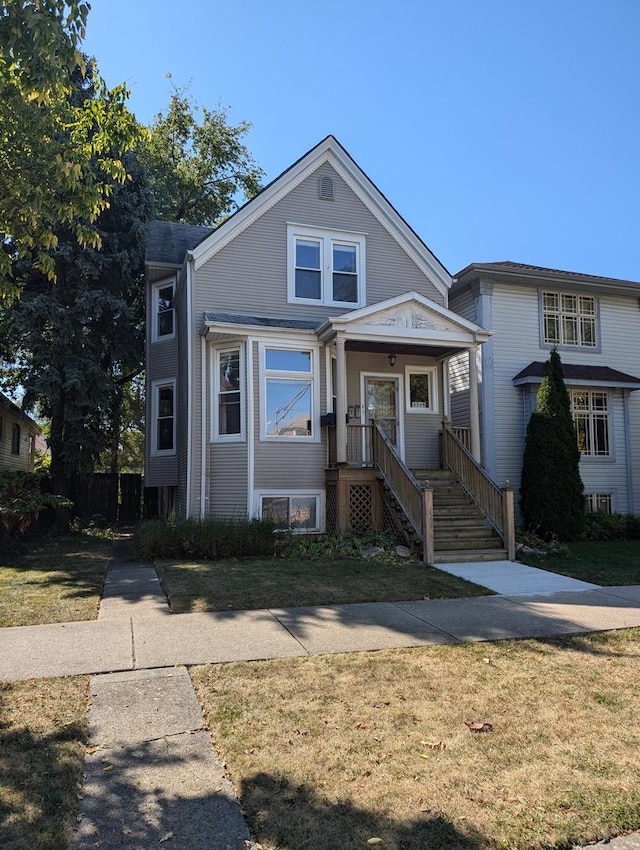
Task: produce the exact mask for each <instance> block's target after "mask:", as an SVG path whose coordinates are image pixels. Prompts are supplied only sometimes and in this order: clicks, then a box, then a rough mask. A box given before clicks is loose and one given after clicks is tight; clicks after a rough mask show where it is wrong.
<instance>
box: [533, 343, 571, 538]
mask: <svg viewBox="0 0 640 850" xmlns="http://www.w3.org/2000/svg"><path fill="white" fill-rule="evenodd" d="M583 491H584V488H583V484H582V480H581V478H580V450H579V448H578V441H577V437H576V431H575V426H574V424H573V418H572V416H571V404H570V400H569V393H568V392H567V388H566V386H565V383H564V376H563V373H562V363H561V360H560V355H559V354H558V352H557V351H556V350H555V349H554V350H553V351H552V352H551V355H550V357H549V360H548V361H547V363H545V368H544V378H543V380H542V384H541V385H540V389H539V391H538V397H537V409H536V410H535V411H534V412H533V413H532V414H531V418H530V420H529V424H528V426H527V436H526V443H525V450H524V458H523V467H522V480H521V486H520V495H521V502H520V506H521V509H522V515H523V518H524V521H525V523H526V526H527V528H528V529H529V530H531V531H535V532H536V533H538V534H540V535H541V536H542V537H545V538H550V537H556V538H558V539H559V540H573V539H575V538H576V537H578V536H579V534H580V532H581V531H582V528H583V525H584V495H583Z"/></svg>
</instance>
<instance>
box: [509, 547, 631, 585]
mask: <svg viewBox="0 0 640 850" xmlns="http://www.w3.org/2000/svg"><path fill="white" fill-rule="evenodd" d="M567 546H568V549H569V557H568V558H563V557H560V556H554V555H552V556H549V557H546V558H541V557H539V556H536V555H529V554H527V555H523V556H519V557H520V560H522V561H523V562H524V563H526V564H529V565H530V566H532V567H540V569H542V570H550V571H551V572H554V573H561V574H562V575H565V576H571V578H578V579H582V581H590V582H592V583H593V584H602V585H608V586H609V587H612V586H617V585H625V584H640V540H611V541H593V540H580V541H578V542H576V543H569V544H567Z"/></svg>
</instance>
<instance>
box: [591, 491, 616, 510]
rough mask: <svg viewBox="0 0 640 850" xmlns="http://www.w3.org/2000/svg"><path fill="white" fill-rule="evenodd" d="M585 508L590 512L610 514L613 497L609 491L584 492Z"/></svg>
mask: <svg viewBox="0 0 640 850" xmlns="http://www.w3.org/2000/svg"><path fill="white" fill-rule="evenodd" d="M584 501H585V508H586V510H587V511H588V512H589V513H591V514H595V513H602V514H611V513H613V499H612V497H611V493H585V494H584Z"/></svg>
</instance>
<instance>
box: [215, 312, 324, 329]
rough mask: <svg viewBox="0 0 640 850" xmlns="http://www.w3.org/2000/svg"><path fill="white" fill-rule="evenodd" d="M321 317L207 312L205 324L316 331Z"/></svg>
mask: <svg viewBox="0 0 640 850" xmlns="http://www.w3.org/2000/svg"><path fill="white" fill-rule="evenodd" d="M321 321H322V320H320V319H276V318H274V317H272V316H245V315H235V314H233V313H210V312H205V314H204V324H205V325H207V324H222V325H255V326H256V327H260V328H290V329H292V330H300V331H314V330H315V329H316V328H317V327H318V325H319V324H320V322H321Z"/></svg>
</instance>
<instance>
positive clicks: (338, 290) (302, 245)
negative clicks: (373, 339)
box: [288, 225, 366, 307]
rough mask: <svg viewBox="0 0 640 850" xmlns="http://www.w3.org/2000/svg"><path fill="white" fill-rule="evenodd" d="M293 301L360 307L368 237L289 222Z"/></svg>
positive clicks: (361, 304)
mask: <svg viewBox="0 0 640 850" xmlns="http://www.w3.org/2000/svg"><path fill="white" fill-rule="evenodd" d="M288 254H289V260H288V298H289V301H290V302H301V303H304V304H325V305H327V306H336V307H361V306H363V305H364V304H365V303H366V300H365V299H366V294H365V268H366V259H365V237H364V236H363V235H362V234H357V233H343V232H340V233H339V232H332V231H331V232H330V231H323V230H318V229H316V228H311V227H298V226H295V225H289V226H288Z"/></svg>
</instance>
